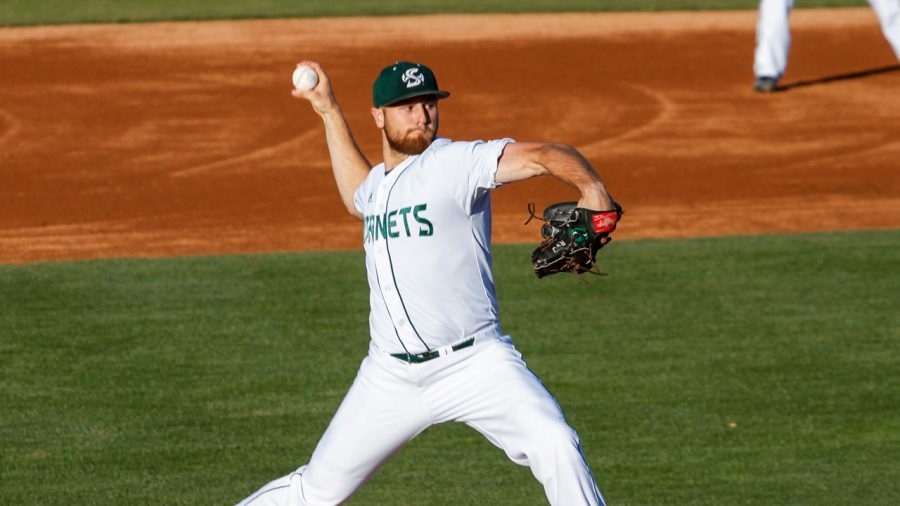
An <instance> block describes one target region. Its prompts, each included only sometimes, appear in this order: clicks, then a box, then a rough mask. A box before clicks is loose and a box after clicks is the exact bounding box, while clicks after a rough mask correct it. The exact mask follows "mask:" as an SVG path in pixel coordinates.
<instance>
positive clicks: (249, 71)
mask: <svg viewBox="0 0 900 506" xmlns="http://www.w3.org/2000/svg"><path fill="white" fill-rule="evenodd" d="M755 22H756V15H755V12H749V11H742V12H718V13H677V14H676V13H656V14H564V15H491V16H423V17H406V18H375V19H372V18H369V19H366V18H354V19H311V20H278V21H241V22H209V23H162V24H145V25H98V26H69V27H39V28H12V29H0V262H2V263H22V262H35V261H46V260H61V259H82V258H96V257H122V256H125V257H150V256H168V255H189V254H208V253H215V254H218V253H237V252H264V251H280V250H308V249H322V248H327V249H332V248H335V249H341V248H356V247H359V246H360V244H361V233H360V230H359V227H360V224H359V222H357V221H356V220H355V219H353V218H351V217H349V216H348V215H347V214H346V213H344V212H343V211H342V209H341V204H340V202H339V199H338V197H337V191H336V189H335V187H334V183H333V181H332V178H331V172H330V168H329V162H328V155H327V150H326V147H325V144H324V139H323V136H322V127H321V124H320V122H319V120H318V117H317V116H316V115H315V114H314V113H313V112H312V111H311V110H310V109H309V106H308V104H306V103H304V102H301V101H297V100H295V99H293V98H292V97H291V96H290V94H289V91H290V74H291V70H292V69H293V66H294V63H295V62H296V61H298V60H301V59H307V58H308V59H314V60H317V61H320V62H322V64H323V65H324V66H325V67H326V69H327V70H328V71H329V74H330V75H331V77H332V80H333V81H334V83H335V88H336V90H337V94H338V98H339V99H340V100H341V102H342V105H343V108H344V110H345V111H346V113H347V115H348V118H349V120H350V123H351V126H352V127H353V129H354V131H355V133H356V137H357V139H358V141H359V142H360V145H361V146H362V148H363V150H364V151H365V152H366V154H367V156H369V157H370V159H371V160H372V161H373V162H377V161H379V160H380V157H379V144H378V142H379V137H378V134H377V131H376V130H375V129H374V127H373V125H372V123H371V118H370V116H369V113H368V105H369V100H370V95H369V94H370V86H371V82H372V79H373V78H374V76H375V75H376V74H377V72H378V70H379V69H380V68H381V67H382V66H384V65H386V64H387V63H390V62H391V61H394V60H398V59H412V60H419V61H423V62H425V63H427V64H429V65H430V66H431V67H432V68H433V69H435V71H436V72H437V74H438V77H439V79H440V81H441V85H442V87H444V88H446V89H449V90H450V91H451V92H452V93H453V95H452V96H451V97H450V99H448V100H447V101H445V102H442V104H441V108H442V110H441V113H442V114H441V116H442V123H441V133H442V134H443V135H445V136H447V137H451V138H457V139H477V138H495V137H504V136H509V137H513V138H516V139H519V140H554V141H559V142H564V143H568V144H572V145H574V146H575V147H577V148H578V149H580V150H581V151H582V152H583V153H584V154H585V155H586V156H587V157H588V158H589V159H590V160H591V161H592V163H593V164H594V165H595V167H596V168H597V169H598V170H599V171H600V173H601V174H602V175H603V177H604V178H605V179H606V180H607V183H608V185H609V187H610V189H611V190H612V192H613V194H614V195H615V197H616V198H617V199H618V200H620V201H621V202H622V203H623V205H624V206H625V208H626V211H627V214H626V216H625V218H624V220H623V221H622V223H621V226H620V229H619V230H618V231H617V233H616V235H617V237H618V238H620V239H629V238H643V237H680V236H702V235H719V234H753V233H761V232H771V231H776V232H795V231H818V230H846V229H856V228H894V227H898V226H900V171H898V161H900V100H898V97H900V93H898V90H900V67H898V66H897V61H896V59H895V57H894V55H893V53H892V52H891V50H890V47H889V46H888V44H887V42H886V41H885V40H884V38H883V37H882V35H881V32H880V30H879V27H878V25H877V22H876V20H875V17H874V15H873V14H872V12H871V11H870V10H869V9H865V8H863V9H842V10H840V11H835V10H798V11H795V13H794V14H793V16H792V22H793V27H794V47H793V50H792V54H791V63H790V67H789V70H788V75H787V76H786V78H785V80H784V84H786V85H788V86H789V87H790V88H789V89H788V90H787V91H784V92H781V93H775V94H773V95H770V96H760V95H758V94H756V93H754V92H753V91H752V89H751V81H752V73H751V66H752V51H753V44H754V40H753V38H754V25H755ZM574 197H575V195H574V193H573V191H572V190H571V189H569V188H566V187H565V186H563V185H560V184H558V183H557V182H555V181H553V180H552V179H547V178H541V179H537V180H532V181H528V182H524V183H519V184H516V185H511V186H509V187H506V188H502V189H499V190H497V191H496V192H495V196H494V209H495V226H494V239H495V241H497V242H525V241H528V242H532V241H534V240H535V238H536V236H537V233H538V230H537V226H535V225H534V224H531V225H529V226H527V227H526V226H523V225H522V222H523V221H524V219H525V217H526V215H527V213H526V204H527V203H528V202H529V201H534V202H535V203H536V204H537V205H538V207H539V208H540V207H543V206H544V205H546V204H548V203H550V202H552V201H554V200H561V199H571V198H574Z"/></svg>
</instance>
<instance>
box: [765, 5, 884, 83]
mask: <svg viewBox="0 0 900 506" xmlns="http://www.w3.org/2000/svg"><path fill="white" fill-rule="evenodd" d="M869 5H870V6H871V7H872V10H874V11H875V15H876V16H878V22H879V24H880V25H881V31H882V33H884V36H885V38H886V39H887V40H888V42H889V43H890V44H891V47H892V48H893V49H894V54H895V55H896V56H897V59H898V60H900V0H869ZM793 7H794V0H761V1H760V3H759V18H758V19H757V24H756V52H755V53H754V58H753V73H754V74H755V75H756V77H774V78H776V79H778V78H781V76H783V75H784V70H785V68H787V61H788V52H789V51H790V48H791V27H790V24H789V23H788V16H789V15H790V13H791V9H792V8H793Z"/></svg>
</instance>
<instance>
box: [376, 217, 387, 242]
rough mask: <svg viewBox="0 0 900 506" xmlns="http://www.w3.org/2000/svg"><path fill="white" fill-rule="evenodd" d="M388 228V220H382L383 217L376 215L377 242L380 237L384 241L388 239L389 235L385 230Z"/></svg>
mask: <svg viewBox="0 0 900 506" xmlns="http://www.w3.org/2000/svg"><path fill="white" fill-rule="evenodd" d="M386 226H387V219H382V216H381V215H375V240H376V241H377V240H378V236H379V235H381V238H382V239H387V234H386V231H385V228H386Z"/></svg>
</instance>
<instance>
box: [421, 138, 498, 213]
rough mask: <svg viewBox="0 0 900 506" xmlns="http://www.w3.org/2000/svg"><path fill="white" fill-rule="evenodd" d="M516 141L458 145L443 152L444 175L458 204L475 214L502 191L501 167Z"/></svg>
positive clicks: (442, 167) (441, 152)
mask: <svg viewBox="0 0 900 506" xmlns="http://www.w3.org/2000/svg"><path fill="white" fill-rule="evenodd" d="M511 142H515V141H513V140H512V139H498V140H491V141H486V142H485V141H472V142H454V143H452V144H450V145H448V146H447V147H446V148H444V149H442V150H439V151H438V152H437V153H436V155H435V156H436V157H437V158H438V161H439V162H440V163H439V165H440V166H441V169H440V170H441V174H442V176H444V179H445V181H444V182H445V183H446V186H447V189H448V190H449V191H450V193H451V194H452V196H453V198H454V200H456V203H457V204H458V205H459V206H460V207H461V208H462V209H463V210H465V211H466V213H468V214H471V213H472V209H473V208H474V207H475V204H476V203H477V202H478V200H479V199H481V198H482V197H484V196H485V195H487V193H488V192H489V191H490V190H492V189H494V188H496V187H498V186H499V184H498V183H497V180H496V176H497V165H498V163H499V160H500V155H502V154H503V149H504V148H505V147H506V145H507V144H509V143H511Z"/></svg>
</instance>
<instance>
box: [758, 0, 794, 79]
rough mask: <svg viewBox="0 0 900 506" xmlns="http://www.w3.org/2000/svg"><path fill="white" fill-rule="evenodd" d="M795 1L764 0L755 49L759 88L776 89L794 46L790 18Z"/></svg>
mask: <svg viewBox="0 0 900 506" xmlns="http://www.w3.org/2000/svg"><path fill="white" fill-rule="evenodd" d="M793 6H794V1H793V0H761V1H760V3H759V19H758V20H757V23H756V52H755V53H754V56H753V73H754V75H755V76H756V83H755V85H754V87H755V89H756V91H761V92H769V91H774V90H775V87H776V85H777V84H778V80H779V79H781V76H782V75H784V70H785V68H787V61H788V52H789V51H790V48H791V27H790V24H789V22H788V17H789V16H790V13H791V8H793Z"/></svg>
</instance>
